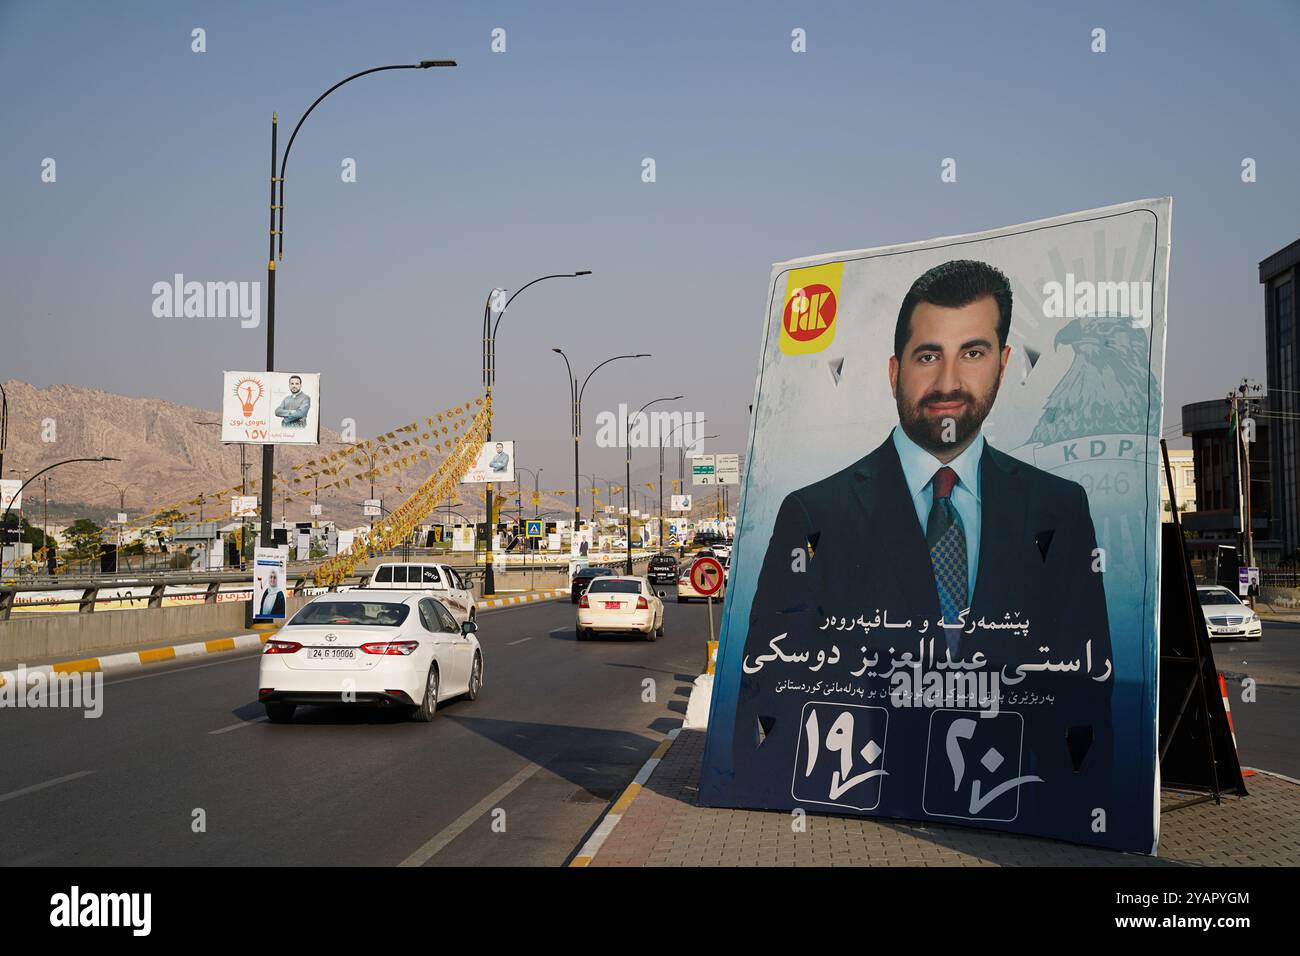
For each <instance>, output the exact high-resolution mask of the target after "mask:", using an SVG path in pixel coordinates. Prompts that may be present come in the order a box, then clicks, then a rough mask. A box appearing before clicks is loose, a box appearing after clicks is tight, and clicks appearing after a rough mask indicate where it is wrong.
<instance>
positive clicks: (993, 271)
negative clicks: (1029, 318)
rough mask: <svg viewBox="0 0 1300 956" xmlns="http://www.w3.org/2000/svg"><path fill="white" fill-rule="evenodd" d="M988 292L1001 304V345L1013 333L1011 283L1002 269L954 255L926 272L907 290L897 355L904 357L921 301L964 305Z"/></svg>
mask: <svg viewBox="0 0 1300 956" xmlns="http://www.w3.org/2000/svg"><path fill="white" fill-rule="evenodd" d="M985 296H992V297H993V298H994V299H995V300H996V301H997V304H998V347H999V348H1001V347H1003V346H1005V345H1006V344H1007V336H1008V335H1009V334H1010V333H1011V283H1010V282H1008V281H1007V277H1006V276H1005V275H1003V274H1002V271H1001V270H1000V269H997V268H995V267H994V266H991V265H989V264H988V263H987V262H980V261H979V260H977V259H953V260H951V261H949V262H945V263H943V264H941V265H937V266H935V267H934V268H933V269H930V270H928V271H926V272H924V273H923V274H922V275H921V277H920V278H919V279H917V280H916V281H915V282H913V283H912V288H910V289H908V290H907V295H905V296H903V304H902V305H901V306H900V307H899V309H898V322H897V323H895V325H894V357H895V358H898V359H900V360H901V359H902V358H903V349H905V348H906V347H907V340H908V339H910V338H911V337H912V312H913V311H914V310H915V309H916V305H917V303H918V302H928V303H930V304H931V305H939V306H943V307H944V308H946V309H960V308H961V307H962V306H964V305H970V304H971V303H972V302H974V301H976V300H977V299H982V298H984V297H985Z"/></svg>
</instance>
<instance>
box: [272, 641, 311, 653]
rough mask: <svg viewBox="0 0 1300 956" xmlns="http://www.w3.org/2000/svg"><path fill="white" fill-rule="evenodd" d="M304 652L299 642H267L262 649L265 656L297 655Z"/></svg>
mask: <svg viewBox="0 0 1300 956" xmlns="http://www.w3.org/2000/svg"><path fill="white" fill-rule="evenodd" d="M300 650H302V645H301V644H299V643H298V642H297V641H267V642H266V646H265V647H263V648H262V653H263V654H296V653H298V651H300Z"/></svg>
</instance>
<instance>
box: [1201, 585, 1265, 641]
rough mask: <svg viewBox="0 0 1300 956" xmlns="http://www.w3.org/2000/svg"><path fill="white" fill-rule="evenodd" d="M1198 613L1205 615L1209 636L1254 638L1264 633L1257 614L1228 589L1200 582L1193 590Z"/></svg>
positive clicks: (1256, 638)
mask: <svg viewBox="0 0 1300 956" xmlns="http://www.w3.org/2000/svg"><path fill="white" fill-rule="evenodd" d="M1196 597H1197V600H1199V601H1200V603H1201V613H1202V614H1204V615H1205V629H1206V630H1207V631H1209V633H1210V637H1211V638H1215V637H1244V638H1246V640H1248V641H1258V640H1259V639H1260V638H1262V637H1263V636H1264V625H1263V624H1262V623H1260V620H1259V615H1258V614H1256V613H1255V612H1254V611H1252V610H1251V609H1250V608H1249V607H1247V606H1246V605H1245V604H1242V603H1241V598H1239V597H1237V595H1235V594H1233V593H1232V591H1230V590H1229V589H1228V588H1225V587H1219V586H1217V585H1208V586H1207V585H1202V586H1201V587H1198V588H1197V589H1196Z"/></svg>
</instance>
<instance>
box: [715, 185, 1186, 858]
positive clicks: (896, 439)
mask: <svg viewBox="0 0 1300 956" xmlns="http://www.w3.org/2000/svg"><path fill="white" fill-rule="evenodd" d="M1169 211H1170V201H1169V200H1147V201H1141V202H1136V203H1129V204H1125V205H1122V206H1113V207H1108V208H1106V209H1100V210H1091V211H1088V212H1083V213H1075V214H1072V215H1068V216H1062V217H1058V218H1056V219H1051V220H1042V221H1040V222H1036V223H1029V224H1025V225H1022V226H1015V227H1007V228H1004V229H997V230H991V231H989V232H987V233H978V234H974V235H969V236H961V237H955V238H948V239H938V240H932V241H929V242H922V243H912V244H908V245H903V246H890V247H882V248H879V249H869V250H863V251H860V252H853V253H840V254H835V255H831V256H819V257H812V258H808V259H801V260H796V261H793V262H789V263H780V264H778V265H776V266H774V267H773V272H772V282H771V286H770V289H769V301H770V305H769V309H768V317H767V320H766V322H765V327H764V340H763V342H764V344H763V351H762V358H761V363H760V374H759V384H758V390H757V394H756V397H755V404H754V407H753V413H752V416H751V434H750V447H749V449H748V454H747V459H746V460H747V463H748V468H747V471H746V474H745V476H744V482H745V483H744V488H743V492H742V497H741V503H740V510H739V515H738V518H737V522H738V530H737V539H736V547H735V550H734V552H733V555H732V566H731V579H730V582H729V586H728V594H727V599H726V605H725V607H724V612H723V627H722V632H721V635H720V641H721V645H720V648H719V656H718V666H717V671H716V676H715V684H714V697H713V701H712V708H711V717H710V722H709V727H708V737H707V741H706V752H705V761H704V769H703V773H702V776H701V800H702V802H703V803H705V804H706V805H709V806H733V807H760V808H770V809H791V808H796V807H803V808H806V809H808V810H814V811H817V812H842V813H846V814H879V815H887V816H894V817H904V818H910V819H921V820H927V819H933V820H935V821H938V822H945V823H958V824H963V825H972V826H981V827H989V828H994V829H1004V830H1011V831H1017V832H1023V833H1032V834H1036V835H1042V836H1050V837H1055V838H1058V839H1065V840H1070V841H1073V842H1076V843H1084V844H1095V845H1101V846H1107V847H1112V848H1115V849H1123V850H1129V851H1139V852H1147V853H1150V852H1153V851H1154V848H1155V844H1156V838H1157V835H1158V834H1157V829H1156V820H1157V818H1158V814H1157V813H1156V806H1157V804H1156V801H1157V799H1158V791H1157V786H1156V767H1155V742H1156V681H1155V678H1156V673H1157V670H1158V667H1157V655H1156V625H1157V622H1156V613H1157V607H1158V601H1157V600H1156V582H1157V580H1158V572H1159V559H1160V548H1159V541H1158V534H1159V515H1158V509H1159V491H1158V478H1157V464H1158V458H1159V436H1160V426H1161V404H1162V387H1161V381H1162V378H1163V359H1164V336H1165V314H1164V302H1165V282H1166V275H1167V268H1168V242H1169Z"/></svg>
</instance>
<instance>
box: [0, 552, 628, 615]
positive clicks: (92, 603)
mask: <svg viewBox="0 0 1300 956" xmlns="http://www.w3.org/2000/svg"><path fill="white" fill-rule="evenodd" d="M411 550H412V551H415V550H416V549H411ZM422 550H427V549H422ZM380 560H381V562H384V561H386V562H392V561H394V560H401V559H400V558H396V557H395V556H394V555H392V554H388V555H384V556H382V557H381V559H380ZM616 560H617V559H610V561H609V562H600V563H615V561H616ZM648 560H649V556H648V555H643V556H638V557H637V558H636V559H635V561H634V564H641V563H643V562H645V561H648ZM444 563H448V564H450V563H451V562H444ZM453 567H455V568H456V571H457V573H459V574H460V575H462V576H463V577H465V578H467V579H468V580H469V582H470V586H471V588H474V589H477V590H478V591H479V593H482V589H483V578H484V575H485V574H486V571H487V569H486V567H485V566H483V565H472V566H464V567H461V566H456V565H453ZM568 568H569V560H568V559H567V558H565V559H563V560H557V561H530V562H529V563H527V564H523V563H519V564H513V563H512V564H510V565H508V566H507V565H504V564H501V565H499V566H498V568H497V570H498V571H499V572H510V573H515V572H519V573H522V572H526V571H530V570H531V571H559V570H564V571H567V570H568ZM314 570H315V565H314V564H308V563H305V562H304V563H300V564H298V565H297V566H295V565H293V564H291V565H289V568H288V574H287V575H286V576H287V577H288V579H289V580H290V581H292V582H293V584H292V585H291V586H290V587H289V588H288V591H289V593H290V594H295V595H296V594H305V593H307V592H308V591H316V590H319V591H328V590H334V589H335V588H337V587H339V586H340V585H332V586H330V587H322V586H319V585H316V584H314V583H313V582H312V572H313V571H314ZM373 573H374V572H373V569H367V570H365V571H360V572H357V573H356V574H353V575H350V576H349V577H348V578H346V579H345V581H344V583H343V585H342V586H344V587H365V586H366V585H367V584H368V583H369V580H370V576H371V575H372V574H373ZM230 584H247V585H248V589H247V591H245V590H244V589H236V590H226V591H223V590H222V585H230ZM187 585H193V586H194V589H193V590H187V591H176V590H173V591H172V592H171V593H168V589H175V588H181V587H185V586H187ZM252 585H253V572H252V571H251V570H248V571H209V572H206V573H204V572H198V571H177V572H167V573H158V574H135V575H124V574H96V575H76V576H68V575H53V576H51V575H28V576H25V577H23V578H17V579H15V578H8V579H5V580H3V581H0V621H7V620H9V619H10V616H11V614H12V612H13V610H14V608H15V607H19V608H40V607H51V606H58V605H61V604H71V603H73V602H74V601H75V602H76V603H77V613H79V614H90V613H93V612H94V610H95V608H96V606H98V605H100V604H108V603H113V602H117V601H144V602H146V603H145V607H148V608H160V607H162V606H163V601H164V600H165V599H167V598H185V597H196V596H202V598H203V603H204V604H215V603H217V600H218V595H220V594H243V593H250V592H251V591H252ZM146 589H147V592H148V593H146V594H131V595H127V596H123V595H120V594H107V595H105V594H101V593H100V592H101V591H121V590H131V591H144V590H146ZM42 591H56V592H57V591H79V592H81V593H80V595H78V596H77V597H62V598H60V597H50V598H47V599H45V600H41V601H29V602H24V603H22V604H18V602H17V598H18V595H19V594H22V593H31V592H42ZM70 613H71V612H70Z"/></svg>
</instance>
